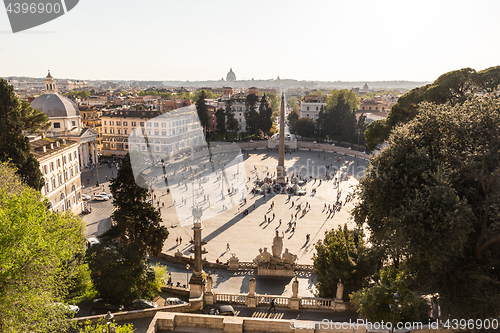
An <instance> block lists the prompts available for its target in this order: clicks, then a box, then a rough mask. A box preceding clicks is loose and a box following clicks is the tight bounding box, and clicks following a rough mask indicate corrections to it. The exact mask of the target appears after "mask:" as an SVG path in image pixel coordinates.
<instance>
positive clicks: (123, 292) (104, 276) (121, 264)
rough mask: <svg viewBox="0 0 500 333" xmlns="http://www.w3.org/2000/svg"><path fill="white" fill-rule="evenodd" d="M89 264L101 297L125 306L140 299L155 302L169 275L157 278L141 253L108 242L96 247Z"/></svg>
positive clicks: (110, 241)
mask: <svg viewBox="0 0 500 333" xmlns="http://www.w3.org/2000/svg"><path fill="white" fill-rule="evenodd" d="M87 260H88V263H89V267H90V270H91V272H92V273H91V277H92V281H93V283H94V285H95V288H96V289H97V291H98V292H99V295H100V296H101V297H103V298H111V299H115V300H117V301H118V302H120V303H122V304H129V303H130V302H131V301H132V300H134V299H137V298H146V299H153V298H154V297H155V296H157V295H159V294H160V292H161V286H162V285H163V284H164V282H163V279H165V278H166V271H165V270H162V271H158V272H159V273H161V274H157V273H156V272H155V270H154V269H153V267H152V266H150V265H149V264H148V263H147V261H146V257H145V256H144V254H143V253H142V252H141V251H138V250H137V249H136V248H134V247H132V246H127V245H124V244H120V243H117V242H115V241H113V240H111V239H109V238H105V239H103V241H102V242H101V243H99V244H96V245H93V246H92V248H90V249H89V252H88V254H87Z"/></svg>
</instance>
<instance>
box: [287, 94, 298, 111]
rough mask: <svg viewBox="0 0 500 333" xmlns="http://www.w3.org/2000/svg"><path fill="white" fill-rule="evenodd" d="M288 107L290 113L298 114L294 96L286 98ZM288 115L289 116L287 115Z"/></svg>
mask: <svg viewBox="0 0 500 333" xmlns="http://www.w3.org/2000/svg"><path fill="white" fill-rule="evenodd" d="M286 104H287V105H288V106H289V107H291V108H292V111H293V112H295V113H297V114H298V113H299V107H298V105H297V97H295V96H291V97H290V98H288V101H287V103H286ZM289 115H290V114H289Z"/></svg>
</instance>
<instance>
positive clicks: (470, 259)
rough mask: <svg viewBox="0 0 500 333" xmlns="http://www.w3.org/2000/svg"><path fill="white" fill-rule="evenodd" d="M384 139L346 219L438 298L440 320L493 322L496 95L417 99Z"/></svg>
mask: <svg viewBox="0 0 500 333" xmlns="http://www.w3.org/2000/svg"><path fill="white" fill-rule="evenodd" d="M457 91H458V90H457ZM460 91H462V93H460V94H464V93H466V92H465V90H460ZM460 94H459V93H457V94H456V96H457V98H459V95H460ZM387 143H388V146H387V147H386V148H384V149H382V150H381V151H380V153H379V154H377V155H376V156H374V157H373V158H372V159H371V161H370V168H369V169H368V170H367V171H366V173H365V177H364V178H362V179H361V181H360V192H359V199H360V200H359V202H358V204H357V205H356V207H355V209H354V212H353V213H354V217H355V220H356V221H357V223H358V224H362V223H365V222H366V223H367V225H368V226H369V228H370V231H371V237H370V241H371V243H372V244H373V245H374V246H376V247H378V248H380V249H382V250H383V251H384V252H385V254H386V257H387V258H388V260H391V261H392V262H394V264H395V265H396V267H397V266H398V265H399V264H400V263H401V262H405V265H406V267H407V269H408V272H409V274H411V275H413V276H415V279H416V281H417V283H419V284H420V285H421V286H422V288H425V289H426V290H428V291H429V292H431V293H435V292H437V293H439V294H440V297H441V305H442V308H441V310H442V313H443V314H444V315H450V316H451V317H452V318H487V317H488V316H497V315H498V313H499V312H500V272H499V270H498V267H499V265H500V258H499V257H498V253H499V251H500V219H499V216H500V158H499V152H500V98H499V96H498V94H497V93H492V94H487V95H482V96H473V97H469V98H467V100H466V101H464V102H463V103H455V104H453V103H447V104H440V105H435V104H429V103H423V104H421V105H420V106H419V107H418V110H417V112H416V114H415V116H414V117H413V119H412V120H410V121H408V122H407V123H406V124H403V125H400V126H397V127H395V128H394V129H393V131H392V134H391V135H390V137H389V139H388V140H387Z"/></svg>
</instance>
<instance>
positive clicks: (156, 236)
mask: <svg viewBox="0 0 500 333" xmlns="http://www.w3.org/2000/svg"><path fill="white" fill-rule="evenodd" d="M141 178H143V177H142V175H139V176H138V179H137V180H136V179H135V178H134V173H133V170H132V165H131V163H130V155H129V154H127V155H125V157H124V158H123V159H122V166H121V168H120V170H118V174H117V177H116V178H114V179H111V185H110V187H109V188H110V190H111V194H112V195H113V205H114V206H115V207H116V209H115V211H114V213H113V214H112V215H111V216H112V218H113V220H114V221H115V222H116V224H115V225H114V226H112V227H111V228H110V229H109V230H108V231H106V233H105V234H104V236H105V237H107V236H109V237H112V238H115V237H116V238H118V239H120V241H121V242H122V243H123V244H126V245H129V246H132V247H133V248H135V249H136V250H137V251H139V252H141V253H142V254H143V255H145V254H146V253H149V254H151V255H158V254H160V252H161V250H162V248H163V243H164V242H165V240H166V239H167V237H168V231H167V228H166V227H164V226H162V225H160V223H161V222H162V219H161V214H160V212H159V211H158V210H157V209H155V208H154V207H153V206H152V204H151V203H149V202H146V197H147V194H148V190H147V189H146V188H143V187H140V186H138V185H137V184H138V183H139V184H143V183H145V182H144V179H141Z"/></svg>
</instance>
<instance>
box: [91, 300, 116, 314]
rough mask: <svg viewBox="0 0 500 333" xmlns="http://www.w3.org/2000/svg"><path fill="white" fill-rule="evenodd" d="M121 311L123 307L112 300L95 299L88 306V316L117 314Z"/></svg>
mask: <svg viewBox="0 0 500 333" xmlns="http://www.w3.org/2000/svg"><path fill="white" fill-rule="evenodd" d="M122 310H123V305H120V304H119V303H118V302H116V301H115V300H112V299H107V298H96V299H95V300H93V301H92V304H91V305H90V314H91V315H96V314H105V313H108V311H110V312H118V311H122Z"/></svg>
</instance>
